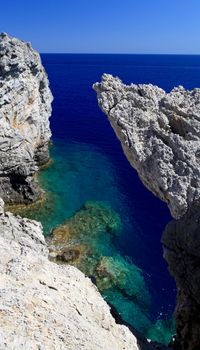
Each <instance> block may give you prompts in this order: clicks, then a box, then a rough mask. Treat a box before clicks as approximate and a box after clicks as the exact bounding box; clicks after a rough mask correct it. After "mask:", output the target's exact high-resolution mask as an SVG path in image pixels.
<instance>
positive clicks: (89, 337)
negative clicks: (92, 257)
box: [0, 211, 138, 350]
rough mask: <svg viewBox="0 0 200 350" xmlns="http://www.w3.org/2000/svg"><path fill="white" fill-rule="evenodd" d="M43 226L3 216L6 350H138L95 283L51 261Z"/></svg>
mask: <svg viewBox="0 0 200 350" xmlns="http://www.w3.org/2000/svg"><path fill="white" fill-rule="evenodd" d="M47 256H48V250H47V246H46V243H45V240H44V237H43V235H42V228H41V225H40V224H39V223H37V222H35V221H31V220H28V219H22V218H20V217H19V216H18V217H15V216H14V215H12V214H10V213H6V214H5V215H4V213H3V211H2V212H1V214H0V315H1V317H0V349H2V350H6V349H9V350H11V349H20V350H21V349H24V350H27V349H30V350H31V349H34V350H35V349H58V350H61V349H63V350H64V349H69V350H77V349H85V350H100V349H104V350H111V349H116V350H138V346H137V341H136V338H135V337H134V336H133V334H132V333H131V332H130V331H129V330H128V328H127V327H125V326H122V325H117V324H116V323H115V320H114V318H113V317H112V316H111V314H110V311H109V307H108V305H107V304H106V302H105V301H104V300H103V298H102V297H101V295H100V294H99V292H98V290H97V288H96V287H95V286H94V285H93V284H92V282H91V281H90V279H89V278H87V277H85V276H84V275H83V274H82V273H81V272H80V271H79V270H78V269H76V268H75V267H72V266H68V265H57V264H55V263H53V262H50V261H49V260H48V258H47Z"/></svg>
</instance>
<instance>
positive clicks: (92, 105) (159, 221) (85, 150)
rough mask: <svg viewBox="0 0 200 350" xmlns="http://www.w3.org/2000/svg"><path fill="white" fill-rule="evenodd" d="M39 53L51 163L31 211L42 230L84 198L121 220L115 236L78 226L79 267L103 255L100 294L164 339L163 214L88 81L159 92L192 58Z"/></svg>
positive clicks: (193, 66)
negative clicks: (109, 79)
mask: <svg viewBox="0 0 200 350" xmlns="http://www.w3.org/2000/svg"><path fill="white" fill-rule="evenodd" d="M42 59H43V64H44V65H45V67H46V70H47V73H48V75H49V79H50V84H51V89H52V92H53V95H54V104H53V115H52V119H51V129H52V133H53V146H52V148H51V156H52V159H53V163H52V165H51V166H50V167H49V168H47V169H46V170H43V171H42V172H41V174H40V182H41V185H42V187H43V188H44V189H45V190H46V191H47V194H48V196H49V197H48V201H46V202H45V204H44V205H41V210H40V211H38V210H35V211H34V209H32V212H31V213H30V215H31V216H32V217H33V218H36V219H38V220H40V221H41V222H42V224H43V226H44V230H45V234H46V235H48V234H49V233H50V232H51V230H52V228H53V227H55V226H58V225H60V224H63V222H65V221H66V220H70V219H71V218H73V216H74V215H75V214H76V213H77V212H80V211H81V210H82V208H83V207H84V205H85V203H88V202H89V203H92V205H93V208H95V206H97V208H99V206H100V208H101V207H102V208H103V210H104V211H105V210H107V212H106V213H110V212H111V213H113V215H114V216H115V215H117V217H119V218H120V223H121V224H120V225H119V227H117V229H116V234H114V235H110V233H109V232H107V231H106V230H105V227H103V228H102V229H100V230H99V231H98V234H97V235H95V237H94V236H91V235H89V234H87V232H86V231H84V237H83V235H82V237H80V236H81V234H80V232H79V234H78V236H77V242H76V244H78V243H80V244H82V245H85V246H86V247H87V248H88V251H87V256H86V258H85V259H83V260H82V266H78V267H79V268H80V269H82V271H83V272H85V273H87V274H88V273H89V274H90V267H91V266H95V267H96V265H98V266H99V263H100V261H101V262H102V261H103V264H104V265H103V266H104V267H105V266H106V269H107V270H109V275H110V276H112V280H111V283H110V284H109V285H108V284H107V287H108V288H105V285H104V286H102V285H101V289H102V294H103V295H104V297H105V298H106V299H107V300H108V301H109V302H110V303H112V304H113V305H114V306H115V307H116V309H117V310H118V312H119V313H120V315H121V316H122V318H123V319H124V320H125V321H127V322H128V323H130V324H131V325H132V326H133V327H135V328H137V329H138V330H139V331H141V332H142V333H143V334H144V335H145V336H148V337H150V338H152V339H154V340H158V341H161V342H165V343H167V342H168V340H169V338H170V336H171V332H172V329H171V325H170V323H169V321H168V320H170V319H171V317H172V312H173V308H174V303H175V286H174V282H173V281H172V279H171V277H170V276H169V274H168V271H167V267H166V264H165V262H164V260H163V258H162V248H161V244H160V236H161V233H162V230H163V228H164V226H165V224H166V223H167V222H168V221H169V220H170V215H169V212H168V209H167V207H166V206H165V205H164V204H163V203H161V202H160V201H159V200H158V199H156V198H155V197H154V196H153V195H152V194H151V193H149V192H148V191H147V190H146V189H145V188H144V186H143V185H142V184H141V182H140V180H139V179H138V177H137V174H136V173H135V172H134V170H133V169H132V168H131V167H130V165H129V164H128V162H127V160H126V159H125V156H124V155H123V152H122V150H121V147H120V145H119V143H118V141H117V139H116V137H115V135H114V133H113V131H112V130H111V127H110V125H109V123H108V122H107V120H106V118H105V116H104V115H103V114H102V113H101V111H100V110H99V109H98V106H97V102H96V96H95V93H94V92H93V91H92V89H91V86H92V84H93V83H94V82H95V81H98V80H99V78H100V76H101V74H102V73H104V72H109V73H112V74H114V75H118V76H120V77H121V78H122V79H123V80H124V81H125V82H127V83H129V82H135V83H143V82H146V83H154V84H157V85H159V86H161V87H163V88H165V89H166V90H169V89H170V88H172V87H173V86H174V85H178V84H183V85H185V86H186V87H188V88H192V87H195V85H197V80H198V79H199V75H200V70H199V68H200V67H199V61H198V60H197V58H196V57H195V56H194V57H192V56H181V57H180V56H154V55H150V56H148V55H147V56H140V55H43V56H42ZM106 215H108V214H106ZM109 215H110V214H109ZM97 219H98V215H97ZM105 257H106V259H105ZM102 259H104V260H102ZM101 266H102V265H101ZM113 269H114V271H113ZM93 270H94V268H93ZM99 271H101V269H99ZM124 276H125V277H124ZM130 277H131V278H130ZM129 278H130V279H129ZM120 279H121V281H120ZM100 280H101V279H100ZM116 280H117V282H116ZM99 284H101V281H100V282H99ZM163 320H164V322H163ZM155 333H156V335H155Z"/></svg>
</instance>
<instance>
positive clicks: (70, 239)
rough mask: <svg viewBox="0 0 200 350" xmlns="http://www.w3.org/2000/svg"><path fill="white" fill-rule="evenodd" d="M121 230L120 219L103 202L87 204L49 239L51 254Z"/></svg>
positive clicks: (56, 229)
mask: <svg viewBox="0 0 200 350" xmlns="http://www.w3.org/2000/svg"><path fill="white" fill-rule="evenodd" d="M120 229H121V220H120V217H119V216H118V215H117V213H115V212H114V211H113V210H111V209H110V208H109V207H107V206H106V205H104V204H103V203H101V202H87V203H86V204H85V205H84V206H83V207H82V208H81V209H80V210H79V211H78V212H77V213H75V215H73V216H72V217H71V218H69V219H68V220H66V222H65V223H64V224H63V225H60V226H58V227H56V228H55V229H54V230H53V232H52V236H51V237H50V239H49V249H50V251H51V252H54V253H55V252H56V250H58V251H59V250H60V249H63V248H64V249H65V248H66V247H69V246H71V247H72V246H73V245H74V244H76V242H82V241H83V242H85V241H86V240H87V237H88V240H90V241H91V238H92V237H94V236H97V235H100V234H102V233H103V234H105V233H106V232H107V233H112V234H116V233H118V232H119V230H120Z"/></svg>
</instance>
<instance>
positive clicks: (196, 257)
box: [94, 74, 200, 350]
mask: <svg viewBox="0 0 200 350" xmlns="http://www.w3.org/2000/svg"><path fill="white" fill-rule="evenodd" d="M94 89H95V91H96V92H97V98H98V103H99V106H100V108H101V109H102V110H103V112H104V113H105V114H106V115H107V116H108V119H109V121H110V123H111V125H112V127H113V129H114V130H115V132H116V135H117V137H118V138H119V140H120V141H121V144H122V147H123V150H124V152H125V154H126V156H127V158H128V160H129V161H130V163H131V165H132V166H133V167H134V168H135V169H136V170H137V171H138V175H139V177H140V178H141V180H142V182H143V183H144V185H145V186H146V187H147V188H148V189H150V190H151V191H152V192H153V193H154V194H155V195H157V196H158V197H159V198H160V199H162V200H164V201H165V202H166V203H167V204H168V206H169V209H170V211H171V214H172V216H174V217H175V218H179V220H174V221H172V222H171V223H170V224H168V225H167V227H166V229H165V232H164V234H163V237H162V243H163V247H164V257H165V259H166V260H167V262H168V266H169V270H170V272H171V274H172V275H173V276H174V278H175V280H176V284H177V288H178V294H177V305H176V310H175V319H176V332H177V334H176V341H175V344H174V347H175V348H176V349H179V350H197V349H198V350H199V349H200V316H199V315H200V252H199V247H200V204H199V203H200V200H199V199H200V160H199V159H200V158H199V154H200V89H194V90H192V91H187V90H185V89H184V88H183V87H177V88H174V89H173V90H172V91H171V92H170V93H168V94H167V93H165V91H164V90H162V89H160V88H158V87H156V86H153V85H150V84H149V85H134V84H131V85H130V86H127V85H125V84H123V83H122V81H121V80H120V79H119V78H114V77H112V76H111V75H107V74H104V75H103V77H102V81H101V83H96V84H95V85H94Z"/></svg>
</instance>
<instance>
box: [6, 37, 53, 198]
mask: <svg viewBox="0 0 200 350" xmlns="http://www.w3.org/2000/svg"><path fill="white" fill-rule="evenodd" d="M52 99H53V97H52V94H51V91H50V89H49V82H48V78H47V75H46V72H45V70H44V68H43V66H42V63H41V59H40V56H39V54H38V53H37V52H36V51H34V50H33V49H32V47H31V45H30V43H25V42H23V41H20V40H18V39H16V38H11V37H10V36H9V35H7V34H6V33H2V34H1V35H0V143H1V149H0V197H1V198H3V200H4V201H5V202H6V203H15V204H16V203H32V202H35V201H36V200H37V199H39V198H40V196H41V193H42V191H41V189H40V188H39V186H38V183H37V181H36V174H37V171H38V167H39V166H41V165H44V164H45V163H47V162H48V160H49V149H48V144H49V140H50V137H51V131H50V127H49V117H50V115H51V102H52Z"/></svg>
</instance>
